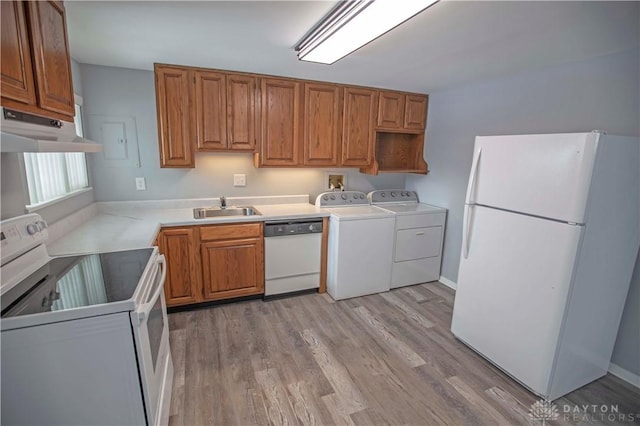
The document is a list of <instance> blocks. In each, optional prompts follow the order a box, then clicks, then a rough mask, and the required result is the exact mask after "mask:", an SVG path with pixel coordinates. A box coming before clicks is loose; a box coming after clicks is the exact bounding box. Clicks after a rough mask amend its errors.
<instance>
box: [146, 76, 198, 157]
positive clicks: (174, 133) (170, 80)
mask: <svg viewBox="0 0 640 426" xmlns="http://www.w3.org/2000/svg"><path fill="white" fill-rule="evenodd" d="M155 73H156V104H157V109H158V139H159V142H160V167H195V162H194V158H193V148H192V146H191V143H192V142H191V132H190V128H191V122H192V121H191V114H190V108H189V87H190V86H189V71H187V70H185V69H180V68H176V67H167V66H163V65H156V67H155Z"/></svg>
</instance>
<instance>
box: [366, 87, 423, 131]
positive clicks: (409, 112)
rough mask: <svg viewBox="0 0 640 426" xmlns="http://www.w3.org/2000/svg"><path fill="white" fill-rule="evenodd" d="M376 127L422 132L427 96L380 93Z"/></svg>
mask: <svg viewBox="0 0 640 426" xmlns="http://www.w3.org/2000/svg"><path fill="white" fill-rule="evenodd" d="M379 96H380V99H379V102H378V122H377V127H378V128H379V129H383V130H409V131H417V132H422V131H424V129H425V126H426V121H427V104H428V97H427V95H419V94H411V93H400V92H383V91H381V92H380V95H379Z"/></svg>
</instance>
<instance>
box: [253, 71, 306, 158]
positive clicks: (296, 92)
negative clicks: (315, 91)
mask: <svg viewBox="0 0 640 426" xmlns="http://www.w3.org/2000/svg"><path fill="white" fill-rule="evenodd" d="M260 92H261V100H262V102H261V104H262V105H261V126H260V128H261V138H260V165H261V166H296V165H298V163H299V157H298V156H299V152H298V151H299V150H298V146H299V142H300V82H299V81H297V80H285V79H275V78H265V79H262V81H261V85H260Z"/></svg>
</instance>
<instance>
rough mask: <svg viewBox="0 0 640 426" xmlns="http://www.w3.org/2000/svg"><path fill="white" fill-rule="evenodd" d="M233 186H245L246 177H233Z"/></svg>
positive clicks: (239, 175) (241, 175)
mask: <svg viewBox="0 0 640 426" xmlns="http://www.w3.org/2000/svg"><path fill="white" fill-rule="evenodd" d="M233 186H247V175H245V174H244V173H243V174H238V175H233Z"/></svg>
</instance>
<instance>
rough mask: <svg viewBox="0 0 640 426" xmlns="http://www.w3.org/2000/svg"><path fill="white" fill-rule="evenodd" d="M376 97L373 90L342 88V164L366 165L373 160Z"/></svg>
mask: <svg viewBox="0 0 640 426" xmlns="http://www.w3.org/2000/svg"><path fill="white" fill-rule="evenodd" d="M377 99H378V97H377V95H376V92H375V91H373V90H368V89H360V88H354V87H347V88H345V89H344V107H343V121H342V165H344V166H368V165H370V164H371V162H372V161H373V145H374V141H375V130H374V128H375V117H376V106H377Z"/></svg>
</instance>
